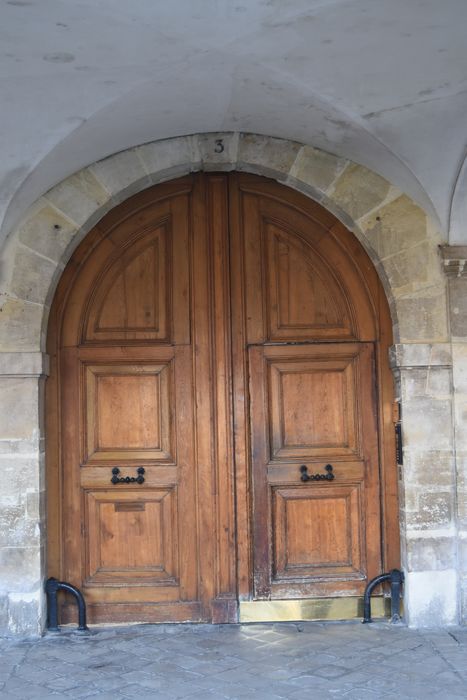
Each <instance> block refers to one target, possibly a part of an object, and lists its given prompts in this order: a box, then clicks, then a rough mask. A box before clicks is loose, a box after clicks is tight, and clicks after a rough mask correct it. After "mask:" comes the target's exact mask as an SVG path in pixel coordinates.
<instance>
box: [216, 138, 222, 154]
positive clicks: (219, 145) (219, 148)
mask: <svg viewBox="0 0 467 700" xmlns="http://www.w3.org/2000/svg"><path fill="white" fill-rule="evenodd" d="M214 152H215V153H223V152H224V142H223V140H222V139H217V141H216V147H215V148H214Z"/></svg>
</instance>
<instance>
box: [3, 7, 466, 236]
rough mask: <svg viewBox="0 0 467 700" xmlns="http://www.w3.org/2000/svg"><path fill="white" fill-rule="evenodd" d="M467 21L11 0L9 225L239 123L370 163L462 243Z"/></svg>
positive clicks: (6, 24)
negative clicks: (94, 182)
mask: <svg viewBox="0 0 467 700" xmlns="http://www.w3.org/2000/svg"><path fill="white" fill-rule="evenodd" d="M466 27H467V3H466V2H465V0H442V2H440V0H170V1H169V2H167V0H132V1H131V2H128V0H0V57H1V60H0V155H1V157H0V220H1V221H2V222H3V225H2V231H3V235H6V234H7V233H8V231H9V229H10V228H11V226H12V225H13V224H14V223H15V222H16V221H17V219H18V218H19V217H20V216H21V213H22V212H23V211H24V209H25V208H26V207H27V206H28V205H29V204H31V203H32V202H33V201H34V199H36V198H37V197H38V196H40V195H41V194H42V193H44V192H45V191H46V190H47V189H49V188H50V187H52V186H53V185H54V184H56V183H57V182H59V181H60V180H62V179H63V178H64V177H66V176H68V175H69V174H71V173H72V172H74V171H76V170H78V169H80V168H81V167H83V166H85V165H88V164H89V163H91V162H93V161H96V160H99V159H101V158H103V157H105V156H107V155H110V154H112V153H115V152H117V151H120V150H123V149H125V148H128V147H131V146H135V145H138V144H141V143H145V142H147V141H152V140H155V139H161V138H168V137H172V136H178V135H182V134H190V133H196V132H207V131H224V130H225V131H232V130H233V131H249V132H255V133H262V134H267V135H270V136H278V137H283V138H288V139H293V140H297V141H300V142H303V143H309V144H312V145H314V146H316V147H318V148H322V149H324V150H327V151H331V152H333V153H336V154H338V155H342V156H345V157H346V158H349V159H351V160H354V161H357V162H359V163H361V164H363V165H366V166H367V167H369V168H370V169H372V170H375V171H376V172H378V173H380V174H381V175H383V176H384V177H386V178H387V179H388V180H390V181H391V182H393V183H394V184H395V185H397V186H398V187H399V188H401V189H402V190H404V191H405V192H407V193H408V194H409V195H410V196H411V197H413V198H414V199H415V200H416V201H418V202H419V203H420V204H421V205H422V206H423V207H424V208H425V209H426V210H427V211H428V212H429V213H430V214H431V215H432V216H433V217H434V218H435V219H437V220H438V223H439V224H440V225H441V227H442V230H443V231H444V232H445V233H446V234H447V233H448V231H449V229H450V227H451V240H452V242H460V241H463V240H465V241H466V242H467V226H465V229H466V231H465V233H464V216H463V212H464V211H465V213H466V216H467V206H466V205H465V204H464V201H465V200H467V167H465V168H463V163H464V157H465V151H466V146H467V119H466V114H467V41H466ZM464 194H465V195H466V196H464ZM453 201H454V205H453Z"/></svg>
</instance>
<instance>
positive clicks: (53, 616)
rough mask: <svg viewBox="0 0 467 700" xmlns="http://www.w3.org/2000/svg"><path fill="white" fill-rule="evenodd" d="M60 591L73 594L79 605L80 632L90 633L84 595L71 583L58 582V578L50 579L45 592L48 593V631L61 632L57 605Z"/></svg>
mask: <svg viewBox="0 0 467 700" xmlns="http://www.w3.org/2000/svg"><path fill="white" fill-rule="evenodd" d="M58 591H68V593H71V594H72V595H73V596H74V598H75V600H76V603H77V605H78V629H77V631H78V632H89V628H88V626H87V625H86V603H85V600H84V597H83V594H82V593H81V591H80V590H79V588H76V586H72V585H71V583H66V581H57V579H56V578H53V577H52V578H49V579H47V581H46V583H45V592H46V593H47V629H48V630H49V631H50V632H59V630H60V628H59V626H58V603H57V593H58Z"/></svg>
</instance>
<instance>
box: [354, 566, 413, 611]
mask: <svg viewBox="0 0 467 700" xmlns="http://www.w3.org/2000/svg"><path fill="white" fill-rule="evenodd" d="M384 581H390V583H391V622H398V621H399V620H400V599H401V587H402V584H403V583H404V574H403V572H402V571H399V569H392V570H391V571H390V572H389V573H388V574H380V575H379V576H375V578H373V579H371V581H369V582H368V584H367V586H366V588H365V594H364V596H363V620H362V622H363V623H366V622H371V621H372V620H371V594H372V592H373V589H374V588H376V586H378V585H379V584H380V583H384Z"/></svg>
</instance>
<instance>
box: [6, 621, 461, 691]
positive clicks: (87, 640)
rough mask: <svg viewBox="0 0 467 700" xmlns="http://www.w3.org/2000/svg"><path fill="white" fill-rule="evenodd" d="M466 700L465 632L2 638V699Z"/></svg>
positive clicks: (301, 626)
mask: <svg viewBox="0 0 467 700" xmlns="http://www.w3.org/2000/svg"><path fill="white" fill-rule="evenodd" d="M340 697H345V698H348V699H349V700H351V699H355V700H366V699H368V700H374V699H376V698H385V699H387V700H392V699H394V700H395V699H396V698H397V699H398V700H401V698H407V699H410V698H435V697H442V698H443V700H451V699H452V700H456V699H457V698H458V699H459V700H461V699H462V700H465V699H466V698H467V628H449V629H444V630H425V629H424V630H412V629H407V628H406V627H404V626H402V625H400V626H399V625H390V624H386V623H379V622H378V623H374V624H371V625H362V624H360V623H358V622H351V623H316V622H308V623H282V624H250V625H132V626H126V627H100V628H95V629H93V630H92V634H91V635H90V636H88V637H84V636H79V635H77V634H74V633H73V632H71V630H69V629H68V628H64V629H63V630H62V632H61V633H60V634H59V635H55V634H54V635H50V634H49V635H46V636H45V637H43V638H42V639H34V640H31V639H27V640H21V641H17V640H13V639H0V699H1V700H33V699H34V698H62V699H63V700H67V699H68V698H94V699H95V700H107V699H108V700H129V699H132V698H137V699H138V700H139V699H143V698H161V699H164V698H167V700H171V699H173V698H191V699H193V700H195V699H196V698H199V699H201V698H203V699H205V700H215V699H217V700H223V699H225V698H228V699H230V700H233V699H234V698H252V699H253V698H254V700H263V699H264V700H280V699H281V698H292V699H293V700H302V699H303V700H305V699H306V700H310V698H319V700H327V699H328V698H340Z"/></svg>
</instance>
